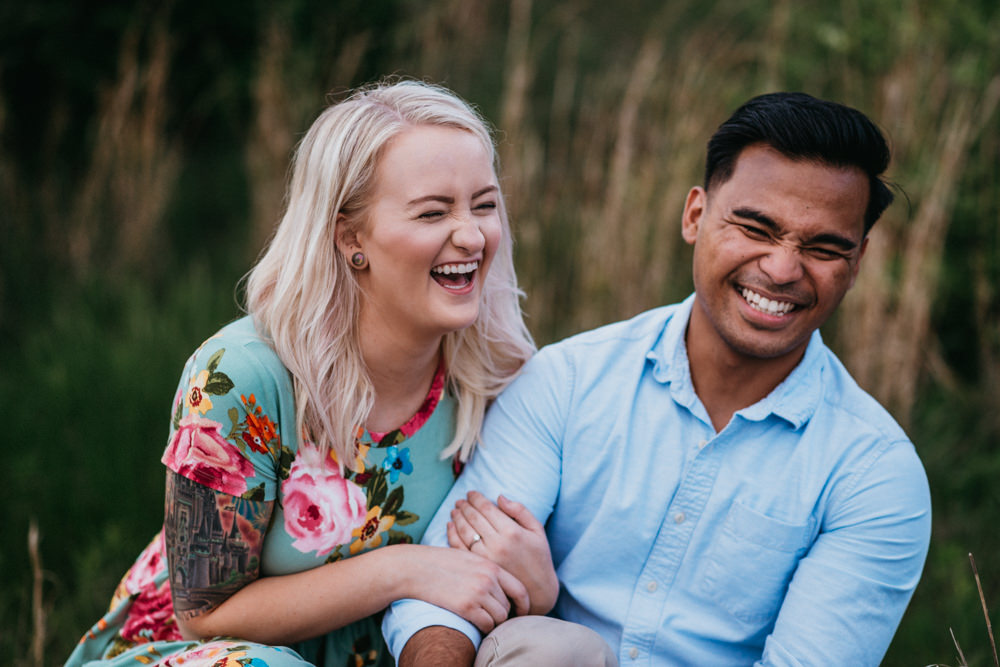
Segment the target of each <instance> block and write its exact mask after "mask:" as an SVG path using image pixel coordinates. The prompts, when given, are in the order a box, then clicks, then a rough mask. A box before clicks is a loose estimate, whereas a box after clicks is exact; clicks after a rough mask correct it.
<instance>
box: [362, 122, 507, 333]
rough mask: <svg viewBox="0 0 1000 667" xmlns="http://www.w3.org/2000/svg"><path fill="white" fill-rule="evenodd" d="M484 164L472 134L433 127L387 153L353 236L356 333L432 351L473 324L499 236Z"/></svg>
mask: <svg viewBox="0 0 1000 667" xmlns="http://www.w3.org/2000/svg"><path fill="white" fill-rule="evenodd" d="M491 158H492V156H491V154H490V153H489V151H488V150H487V148H486V147H485V146H483V144H482V142H481V141H480V140H479V138H477V137H476V136H475V135H474V134H472V133H471V132H466V131H464V130H459V129H456V128H450V127H440V126H434V125H418V126H415V127H412V128H410V129H407V130H406V131H404V132H403V133H402V134H400V135H398V136H396V137H395V138H394V139H393V140H392V141H391V142H390V143H389V144H388V145H387V146H386V148H385V151H384V152H383V154H382V157H381V159H380V160H379V163H378V165H377V167H376V171H375V187H374V191H373V196H372V200H371V205H370V207H369V208H368V210H367V215H366V220H365V223H364V225H363V226H362V230H361V231H359V232H358V233H357V244H358V245H359V246H360V250H361V251H362V252H364V253H365V255H366V257H367V258H368V266H367V267H366V268H365V269H363V270H361V271H359V272H358V282H359V283H360V285H361V289H362V297H361V303H362V322H363V325H364V326H366V327H370V326H374V327H377V328H379V329H378V330H381V329H380V328H381V327H390V328H391V329H390V331H391V332H392V334H393V336H394V337H395V336H399V335H402V336H406V337H408V338H410V339H414V342H423V341H425V339H426V341H427V342H434V341H436V340H437V339H439V338H440V337H441V336H443V335H444V334H446V333H448V332H450V331H455V330H458V329H462V328H464V327H467V326H469V325H471V324H472V323H473V322H475V320H476V317H477V316H478V315H479V305H480V297H481V294H482V291H483V284H484V282H485V279H486V273H487V271H488V270H489V267H490V262H491V261H492V260H493V256H494V255H495V254H496V250H497V246H498V245H499V243H500V235H501V233H502V226H501V222H500V209H499V206H500V191H499V188H498V186H497V180H496V175H495V174H494V173H493V164H492V160H491ZM374 331H375V330H373V329H370V328H366V335H370V334H372V333H374ZM387 332H388V331H387Z"/></svg>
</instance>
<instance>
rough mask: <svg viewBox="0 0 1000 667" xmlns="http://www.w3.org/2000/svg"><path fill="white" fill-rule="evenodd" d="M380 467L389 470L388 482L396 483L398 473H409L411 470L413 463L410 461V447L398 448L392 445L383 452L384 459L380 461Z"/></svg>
mask: <svg viewBox="0 0 1000 667" xmlns="http://www.w3.org/2000/svg"><path fill="white" fill-rule="evenodd" d="M382 469H383V470H386V471H388V472H389V482H390V483H392V484H395V483H396V480H397V479H399V473H403V474H404V475H409V474H410V473H411V472H413V464H412V463H410V448H409V447H403V448H402V449H400V448H399V447H397V446H396V445H393V446H392V447H390V448H389V449H387V450H386V452H385V460H383V461H382Z"/></svg>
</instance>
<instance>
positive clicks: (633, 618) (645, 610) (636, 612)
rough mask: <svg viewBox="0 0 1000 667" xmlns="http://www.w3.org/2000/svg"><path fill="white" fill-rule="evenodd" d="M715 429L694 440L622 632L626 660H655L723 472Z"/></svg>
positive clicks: (628, 662)
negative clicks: (676, 588)
mask: <svg viewBox="0 0 1000 667" xmlns="http://www.w3.org/2000/svg"><path fill="white" fill-rule="evenodd" d="M712 437H713V436H712V434H705V435H704V436H703V438H702V439H697V440H696V441H695V442H694V443H693V447H694V448H695V449H696V453H695V455H694V458H693V459H692V460H691V461H690V462H689V465H688V466H687V471H686V472H685V473H684V477H683V478H682V479H681V483H680V485H679V486H678V489H677V493H675V494H674V497H673V499H672V501H671V502H670V505H669V506H668V507H667V511H666V514H665V516H664V520H663V522H662V523H661V525H660V528H659V531H658V532H657V535H656V539H655V541H654V542H653V548H652V549H651V551H650V553H649V557H648V558H647V559H646V563H645V566H644V567H643V568H642V571H641V572H640V573H639V576H638V578H637V579H636V581H635V586H634V587H633V589H632V600H631V602H630V604H629V608H628V614H627V616H626V618H625V624H624V627H623V632H622V639H621V650H620V653H619V661H620V663H621V664H622V665H623V666H624V665H640V664H651V663H652V657H653V649H654V644H655V641H656V637H657V633H658V631H659V626H660V624H661V623H662V619H663V617H664V609H665V605H666V603H667V598H668V596H669V593H670V590H671V587H672V586H673V583H674V579H675V577H676V576H677V571H678V570H679V569H680V567H681V564H682V563H683V561H684V554H685V553H686V552H687V549H688V546H689V545H690V543H691V538H692V536H693V535H694V530H695V528H696V527H697V525H698V521H699V519H700V518H701V515H702V512H703V511H704V509H705V505H706V504H707V503H708V499H709V496H711V493H712V487H713V486H714V485H715V480H716V477H717V476H718V472H719V464H720V459H719V456H718V454H717V451H718V448H716V447H712V446H709V445H711V444H712V443H713V440H712Z"/></svg>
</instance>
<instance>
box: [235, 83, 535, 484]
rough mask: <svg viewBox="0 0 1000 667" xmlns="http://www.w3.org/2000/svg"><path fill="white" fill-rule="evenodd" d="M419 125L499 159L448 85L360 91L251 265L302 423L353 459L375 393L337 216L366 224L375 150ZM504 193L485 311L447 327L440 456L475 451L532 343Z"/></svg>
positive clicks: (331, 123) (323, 117) (313, 142)
mask: <svg viewBox="0 0 1000 667" xmlns="http://www.w3.org/2000/svg"><path fill="white" fill-rule="evenodd" d="M416 125H438V126H446V127H454V128H457V129H461V130H465V131H468V132H471V133H472V134H474V135H475V136H476V137H477V138H479V139H480V140H481V141H482V142H483V145H484V146H485V147H487V149H488V150H489V153H490V154H491V155H492V156H493V164H494V170H495V169H496V163H497V158H496V151H495V149H494V145H493V139H492V136H491V133H490V129H489V128H488V126H487V124H486V122H485V121H484V120H483V119H482V118H481V117H480V116H479V114H478V113H477V112H476V111H475V110H474V109H472V108H471V107H470V106H469V105H468V104H467V103H465V102H464V101H462V100H461V99H459V98H458V97H457V96H455V95H454V94H453V93H451V92H450V91H448V90H446V89H444V88H442V87H439V86H434V85H430V84H426V83H422V82H418V81H410V80H404V81H396V82H385V83H380V84H375V85H371V86H368V87H365V88H361V89H358V90H357V91H355V92H354V93H353V94H352V95H350V97H348V98H347V99H345V100H344V101H342V102H339V103H337V104H334V105H332V106H330V107H328V108H327V109H326V110H325V111H323V113H321V114H320V116H319V118H317V119H316V121H315V122H314V123H313V125H312V127H311V128H309V131H308V133H307V134H306V136H305V137H304V138H303V139H302V141H301V143H300V144H299V145H298V148H297V149H296V152H295V157H294V159H293V167H292V177H291V183H290V184H289V188H288V194H287V208H286V210H285V214H284V216H283V217H282V219H281V223H280V224H279V225H278V228H277V231H276V232H275V235H274V237H273V239H272V240H271V242H270V243H269V245H268V247H267V249H266V250H265V251H264V253H263V255H262V256H261V257H260V259H259V260H258V262H257V264H256V266H254V268H253V269H252V270H251V271H250V273H249V274H248V275H247V282H246V305H247V311H248V312H249V314H250V315H251V316H252V317H253V319H254V323H255V324H256V326H257V329H258V331H259V332H261V334H262V335H264V336H265V337H266V338H267V339H268V341H269V342H270V344H271V345H272V346H273V347H274V349H275V351H276V352H277V354H278V357H279V358H280V359H281V361H282V362H283V363H284V365H285V366H286V367H287V368H288V370H289V372H290V373H291V375H292V378H293V382H294V387H295V404H296V415H295V419H296V428H297V430H298V432H299V433H302V434H303V435H304V436H305V437H308V438H309V439H311V440H312V441H313V442H314V443H315V444H317V445H318V446H319V447H320V448H321V449H322V450H323V451H331V450H332V451H333V452H335V453H336V456H337V458H338V460H339V461H340V462H341V463H344V464H348V465H350V464H351V463H353V461H354V459H355V456H356V451H355V450H356V447H355V435H356V434H357V432H358V428H359V427H360V426H363V425H364V424H365V422H366V420H367V418H368V414H369V413H370V411H371V409H372V406H373V404H374V401H375V391H374V387H373V385H372V382H371V380H370V378H369V376H368V372H367V369H366V368H365V363H364V360H363V359H362V356H361V345H360V332H359V325H358V322H359V314H360V296H361V293H360V289H359V286H358V283H357V281H356V279H355V277H354V274H353V271H352V269H351V268H350V266H349V265H348V261H347V259H346V257H344V256H343V255H342V254H341V252H339V251H338V249H337V243H336V240H337V234H338V230H337V220H338V217H340V219H341V225H345V226H346V229H345V230H341V232H340V233H344V232H345V231H346V232H351V231H356V230H358V229H360V228H361V227H362V226H363V224H364V218H365V211H366V209H367V207H368V206H369V204H370V203H371V202H370V198H371V196H372V192H373V190H374V186H375V182H374V181H375V171H376V167H377V164H378V160H379V157H380V155H381V154H382V152H383V151H384V150H385V146H386V145H387V144H388V143H389V141H390V140H391V139H392V138H393V137H395V136H397V135H398V134H400V133H401V132H403V131H404V130H406V129H407V128H410V127H413V126H416ZM499 202H500V206H499V208H500V220H501V224H502V226H503V233H502V236H501V241H500V245H499V247H498V248H497V253H496V256H495V257H494V259H493V263H492V266H491V267H490V270H489V274H488V275H487V277H486V281H485V284H484V287H483V292H482V300H481V303H480V308H479V316H478V317H477V319H476V321H475V323H474V324H473V325H472V326H470V327H468V328H467V329H463V330H460V331H454V332H451V333H449V334H447V335H446V336H445V337H444V343H443V347H442V353H443V356H444V363H445V368H446V372H447V375H446V383H447V384H446V386H447V387H448V389H449V391H450V392H451V393H452V394H453V395H454V396H455V397H456V399H457V403H458V407H457V415H456V430H455V438H454V440H452V441H451V443H450V444H449V445H448V446H447V447H446V448H445V449H444V451H443V452H442V458H444V457H448V456H451V455H453V454H455V453H458V454H459V457H460V458H461V459H462V460H465V459H466V458H467V457H468V455H469V454H470V453H471V451H472V449H473V447H474V446H475V444H476V442H477V441H478V440H479V435H480V429H481V427H482V422H483V415H484V413H485V410H486V406H487V404H488V403H489V401H490V400H491V399H493V398H494V397H496V396H497V394H499V393H500V391H501V390H502V389H503V388H504V387H505V386H507V384H509V383H510V382H511V380H513V378H514V376H515V375H516V374H517V372H518V371H519V370H520V368H521V366H522V365H523V364H524V362H525V361H526V360H527V359H528V358H529V357H530V356H531V354H532V353H533V352H534V349H535V348H534V343H533V342H532V339H531V335H530V334H529V333H528V330H527V327H525V325H524V320H523V318H522V314H521V308H520V303H519V299H520V297H521V296H523V294H522V292H521V291H520V290H519V289H518V286H517V278H516V276H515V275H514V262H513V255H512V247H511V245H512V244H511V234H510V223H509V221H508V219H507V213H506V210H505V208H504V205H503V197H502V196H501V197H499Z"/></svg>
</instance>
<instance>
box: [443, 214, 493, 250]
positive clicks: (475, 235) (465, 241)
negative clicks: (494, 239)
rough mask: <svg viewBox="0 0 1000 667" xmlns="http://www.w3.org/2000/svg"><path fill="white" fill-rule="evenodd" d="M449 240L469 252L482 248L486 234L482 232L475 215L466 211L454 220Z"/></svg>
mask: <svg viewBox="0 0 1000 667" xmlns="http://www.w3.org/2000/svg"><path fill="white" fill-rule="evenodd" d="M451 242H452V243H454V244H455V245H456V246H457V247H459V248H462V249H463V250H465V251H467V252H470V253H474V252H479V251H480V250H482V249H483V247H484V246H485V245H486V236H485V234H483V230H482V229H481V228H480V226H479V221H478V220H477V219H476V216H474V215H472V214H471V213H468V214H466V215H463V216H461V217H460V218H458V219H457V220H456V222H455V228H454V230H452V233H451Z"/></svg>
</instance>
